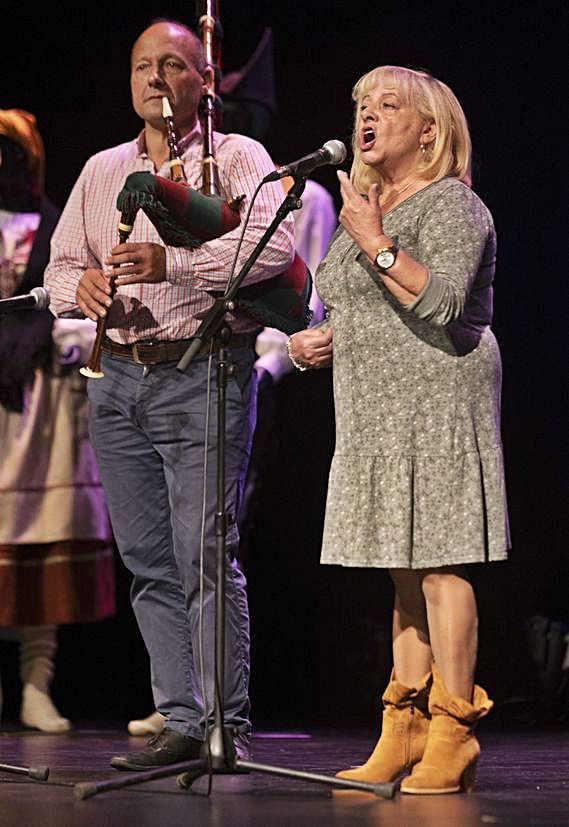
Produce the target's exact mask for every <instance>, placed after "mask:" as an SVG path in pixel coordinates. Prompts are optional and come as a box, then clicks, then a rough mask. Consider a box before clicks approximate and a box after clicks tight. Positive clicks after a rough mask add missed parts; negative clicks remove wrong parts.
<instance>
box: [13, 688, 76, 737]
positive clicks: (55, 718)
mask: <svg viewBox="0 0 569 827" xmlns="http://www.w3.org/2000/svg"><path fill="white" fill-rule="evenodd" d="M20 720H21V722H22V723H23V724H24V726H28V727H33V728H34V729H41V731H42V732H51V733H52V734H54V735H59V734H61V733H63V732H69V730H70V729H71V721H68V720H67V718H63V717H62V716H61V715H60V714H59V712H58V710H57V709H56V708H55V706H54V705H53V701H52V700H51V698H50V697H49V695H48V693H47V692H42V691H41V689H38V688H37V687H36V686H34V685H33V684H32V683H26V684H24V689H23V693H22V708H21V710H20Z"/></svg>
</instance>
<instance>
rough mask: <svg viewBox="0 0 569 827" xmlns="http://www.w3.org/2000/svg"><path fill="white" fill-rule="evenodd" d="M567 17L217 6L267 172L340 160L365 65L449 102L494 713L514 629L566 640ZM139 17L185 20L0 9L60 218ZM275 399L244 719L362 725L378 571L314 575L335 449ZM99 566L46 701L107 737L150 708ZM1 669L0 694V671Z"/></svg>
mask: <svg viewBox="0 0 569 827" xmlns="http://www.w3.org/2000/svg"><path fill="white" fill-rule="evenodd" d="M565 5H566V4H565V3H562V2H557V3H555V2H541V3H533V2H531V3H529V2H516V3H513V2H501V3H494V4H492V5H491V6H490V7H488V8H486V7H485V6H484V5H483V4H479V3H478V2H476V3H460V4H457V3H452V4H450V3H449V4H443V3H438V2H432V3H419V2H413V3H411V2H405V0H400V2H398V3H396V4H381V3H379V2H374V3H370V2H360V3H330V2H324V0H319V2H311V3H306V2H304V3H301V2H298V0H290V1H289V2H287V3H276V2H269V0H265V1H264V2H262V1H261V0H254V2H248V3H237V2H223V0H222V3H221V13H222V19H223V23H224V29H225V42H224V69H225V71H229V70H232V69H236V68H239V67H240V66H241V65H243V63H244V62H245V61H246V60H247V58H248V57H249V56H250V54H251V53H252V51H253V49H254V47H255V46H256V44H257V42H258V40H259V38H260V36H261V34H262V31H263V29H264V28H265V26H271V27H272V28H273V32H274V46H275V71H276V83H277V97H278V112H277V114H276V115H275V117H274V120H273V124H272V128H271V132H270V136H269V139H268V147H269V149H270V151H271V153H272V155H273V157H274V158H275V159H277V160H279V161H283V162H284V161H287V160H292V159H294V158H296V157H299V156H300V155H303V154H304V153H306V152H309V151H312V150H313V149H316V148H318V147H319V146H321V145H322V143H323V142H324V141H325V140H327V139H329V138H340V139H342V140H344V141H345V142H346V143H348V142H349V135H350V125H351V118H352V108H351V102H350V90H351V87H352V85H353V83H354V82H355V81H356V79H357V78H358V77H359V76H360V75H361V74H362V73H364V72H365V71H367V70H368V69H370V68H372V67H373V66H376V65H379V64H382V63H395V64H403V65H408V66H412V67H415V68H427V69H429V70H430V71H431V72H432V73H433V74H435V75H436V76H438V77H440V78H441V79H443V80H444V81H446V82H447V83H448V84H449V85H450V86H451V87H452V88H453V89H454V91H455V92H456V93H457V95H458V97H459V99H460V100H461V102H462V104H463V106H464V109H465V111H466V114H467V117H468V119H469V121H470V125H471V129H472V137H473V143H474V149H475V156H474V159H475V167H474V170H475V177H474V187H475V189H476V191H477V192H478V193H479V194H480V195H481V197H482V198H483V199H484V201H485V202H486V203H487V204H488V206H489V207H490V208H491V210H492V212H493V214H494V217H495V221H496V225H497V230H498V238H499V264H498V272H497V279H496V293H495V306H496V315H495V324H494V329H495V332H496V334H497V336H498V339H499V341H500V344H501V348H502V354H503V362H504V396H503V437H504V443H505V453H506V463H507V483H508V493H509V501H510V509H511V523H512V532H513V544H514V548H513V551H512V554H511V559H510V560H509V561H508V562H507V563H503V564H494V565H492V566H490V567H488V568H486V569H483V568H482V567H481V568H480V569H478V568H476V569H475V572H474V577H475V579H476V582H477V584H478V594H479V603H480V609H481V655H480V662H479V677H480V679H481V681H483V682H484V683H485V684H486V685H487V686H488V688H489V691H490V693H491V695H493V696H495V697H496V698H497V699H498V700H502V701H505V700H508V699H511V698H514V697H519V696H520V695H524V694H525V693H527V692H529V691H531V690H532V688H533V686H534V683H535V679H536V676H535V671H534V670H533V669H532V668H531V665H530V664H529V661H528V657H527V653H526V631H525V627H526V624H527V621H528V619H529V618H530V617H532V616H533V615H534V614H536V613H543V614H544V615H546V616H548V617H553V618H557V619H559V620H563V621H565V622H569V577H568V575H569V565H568V562H567V556H568V555H567V531H566V528H567V511H568V508H567V498H566V481H567V436H566V432H567V413H566V410H567V409H566V401H567V397H566V387H567V386H566V372H567V371H566V363H567V359H566V346H565V331H566V328H567V322H566V318H567V295H566V292H565V289H564V287H565V283H566V280H567V279H566V277H567V265H566V242H565V231H566V221H565V220H563V222H562V220H561V203H562V202H563V204H565V203H566V196H567V192H566V186H565V179H566V171H567V164H566V153H565V148H566V146H567V133H566V129H565V123H566V117H565V113H564V112H563V111H562V110H563V109H564V101H565V88H566V82H564V81H565V72H564V68H565V67H564V63H565V58H564V55H565V52H566V49H565V46H566V39H567V16H566V12H565V10H564V8H565ZM158 15H160V16H164V15H166V16H173V17H176V18H178V19H180V20H182V21H183V22H186V23H189V24H190V25H192V24H193V22H194V20H193V4H191V3H180V2H164V3H137V4H131V5H127V6H124V5H123V6H120V8H119V7H118V6H117V5H116V4H114V5H113V6H111V5H110V4H104V3H103V4H101V3H93V4H85V5H83V6H81V5H79V6H78V5H77V4H74V5H69V6H67V5H66V4H65V3H62V4H61V3H60V4H51V3H49V4H48V3H46V4H43V5H39V6H37V7H36V11H35V12H34V14H33V15H32V13H31V12H30V11H29V7H28V6H27V5H26V4H24V3H14V2H8V3H5V4H4V10H3V15H2V19H3V35H4V37H3V48H4V60H3V64H4V65H3V69H2V72H1V75H0V84H1V86H0V107H2V108H9V107H22V108H25V109H28V110H30V111H31V112H33V113H35V114H36V116H37V118H38V122H39V127H40V130H41V132H42V134H43V136H44V139H45V143H46V149H47V159H48V161H47V189H48V193H49V194H50V195H51V197H52V199H53V200H55V201H56V202H57V203H58V204H59V206H63V205H64V202H65V199H66V197H67V195H68V193H69V190H70V188H71V186H72V184H73V182H74V180H75V178H76V176H77V175H78V173H79V171H80V169H81V167H82V165H83V163H84V162H85V160H86V159H87V158H88V156H89V155H91V154H92V153H93V152H96V151H98V150H100V149H103V148H105V147H107V146H109V145H112V144H116V143H119V142H121V141H125V140H129V139H131V138H132V137H133V136H134V135H135V134H136V133H137V131H138V130H139V128H140V124H139V122H138V121H137V119H136V116H134V115H133V113H132V112H131V108H130V96H129V85H128V84H129V66H128V56H129V49H130V46H131V44H132V42H133V40H134V39H135V37H136V36H137V34H138V33H139V32H140V30H141V29H143V28H144V27H145V26H146V24H147V23H148V22H149V21H150V19H151V18H153V17H155V16H158ZM10 47H11V48H10ZM315 178H317V180H319V181H321V182H322V183H324V184H325V185H326V186H328V187H329V188H330V190H331V191H332V193H333V194H334V197H335V198H336V201H338V188H337V185H336V180H335V176H334V173H333V171H332V170H331V169H330V168H326V169H321V170H319V171H317V173H315ZM564 218H565V216H564ZM370 369H373V366H370ZM277 393H278V406H277V412H276V414H275V419H274V423H273V435H272V439H271V450H270V451H269V452H268V454H267V458H266V469H265V475H264V477H263V487H262V489H261V492H260V495H259V501H258V509H257V511H256V519H255V521H254V524H253V527H252V529H251V532H250V534H249V536H248V538H247V544H246V548H245V549H244V552H245V562H246V569H247V574H248V578H249V584H250V599H251V611H252V631H253V675H252V696H253V701H254V711H255V716H256V720H258V721H262V720H263V719H265V720H269V719H272V720H277V721H278V720H282V721H285V720H286V719H294V718H297V719H298V718H300V717H305V718H306V720H307V721H312V722H318V721H319V720H331V719H333V720H341V719H344V718H346V719H350V718H351V719H354V720H366V721H371V720H373V718H374V715H375V710H376V706H377V695H378V693H379V691H380V689H381V687H382V685H383V683H384V682H385V680H386V678H387V676H388V673H389V669H390V655H389V645H390V630H389V614H390V609H391V599H392V595H391V588H390V585H389V582H388V578H387V575H386V574H385V573H384V572H381V571H367V570H341V569H337V568H330V567H320V565H319V562H318V557H319V543H320V536H321V530H322V519H323V509H324V502H325V495H326V481H327V473H328V467H329V462H330V458H331V455H332V451H333V445H334V418H333V407H332V398H331V382H330V375H329V372H328V371H325V372H319V373H309V374H303V375H300V374H295V375H291V376H289V377H287V378H286V379H285V380H284V381H283V382H282V384H281V386H280V387H279V389H278V392H277ZM118 567H119V571H120V576H119V612H118V614H117V616H116V618H115V619H113V620H111V621H107V622H105V623H102V624H99V625H96V626H91V627H73V628H67V629H62V630H61V635H60V637H61V648H60V654H59V658H58V672H57V678H56V684H55V690H56V695H57V698H58V700H59V702H60V705H61V707H62V709H63V710H64V711H65V713H66V714H68V715H70V716H71V717H74V718H93V717H99V718H105V717H106V718H115V719H119V718H126V717H129V716H131V715H138V714H146V713H147V712H148V711H149V710H150V708H151V697H150V692H149V687H148V664H147V661H146V657H145V654H144V650H143V648H142V644H141V643H140V639H139V637H138V633H137V630H136V627H135V624H134V621H133V619H132V615H131V612H130V607H129V604H128V593H127V592H128V579H129V578H128V576H127V574H126V573H125V572H124V570H123V569H122V567H120V564H118ZM4 657H6V655H5V654H4ZM8 668H9V671H10V668H11V669H12V679H13V680H14V681H15V677H14V672H15V666H14V663H12V665H11V667H10V664H8ZM7 694H9V692H8V693H7ZM10 703H12V702H11V701H10V699H9V698H8V699H7V704H8V710H7V711H8V713H9V712H10ZM12 709H13V708H12Z"/></svg>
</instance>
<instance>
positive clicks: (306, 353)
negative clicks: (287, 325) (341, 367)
mask: <svg viewBox="0 0 569 827" xmlns="http://www.w3.org/2000/svg"><path fill="white" fill-rule="evenodd" d="M289 350H290V355H291V356H292V357H293V359H294V361H295V362H298V364H299V365H302V367H306V368H328V367H330V365H331V364H332V329H331V328H328V330H319V329H318V328H317V327H315V328H312V329H309V330H301V331H300V333H295V334H294V335H293V336H291V337H290V342H289Z"/></svg>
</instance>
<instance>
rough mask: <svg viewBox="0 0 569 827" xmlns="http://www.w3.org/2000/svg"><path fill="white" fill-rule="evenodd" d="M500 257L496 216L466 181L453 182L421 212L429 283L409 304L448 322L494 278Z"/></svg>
mask: <svg viewBox="0 0 569 827" xmlns="http://www.w3.org/2000/svg"><path fill="white" fill-rule="evenodd" d="M495 257H496V237H495V233H494V226H493V222H492V217H491V215H490V213H489V212H488V210H487V208H486V207H485V206H484V204H483V203H482V202H481V201H480V199H479V198H478V197H477V196H476V195H475V194H474V193H473V192H472V191H471V190H469V189H468V188H467V187H465V186H462V185H461V186H456V185H454V186H450V187H448V188H447V189H445V190H443V192H442V193H441V196H440V197H439V198H438V199H437V201H436V202H435V203H434V204H433V205H432V206H431V207H430V209H429V210H428V212H427V213H426V214H425V215H423V216H422V217H421V218H420V223H419V237H418V260H419V261H420V262H421V263H422V264H424V265H425V267H427V269H428V271H429V275H428V280H427V284H426V285H425V287H424V288H423V290H422V292H421V293H420V294H419V296H417V298H416V300H415V301H414V302H412V303H411V304H409V305H407V306H406V308H405V309H406V310H407V311H409V312H412V313H414V314H415V315H417V316H419V318H421V319H425V320H426V321H428V322H430V323H432V324H434V325H440V326H442V325H447V324H449V323H450V322H452V321H454V320H455V319H458V318H459V317H460V316H461V315H462V314H463V312H464V308H465V305H466V302H467V297H468V295H469V293H470V292H471V290H472V289H473V287H474V286H475V282H477V284H476V286H477V287H479V286H484V287H488V286H489V285H490V284H491V281H492V276H493V272H494V265H495Z"/></svg>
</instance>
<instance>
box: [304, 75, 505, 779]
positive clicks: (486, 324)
mask: <svg viewBox="0 0 569 827" xmlns="http://www.w3.org/2000/svg"><path fill="white" fill-rule="evenodd" d="M353 99H354V101H355V106H356V115H355V128H354V134H353V151H354V162H353V166H352V170H351V175H350V178H348V176H347V175H346V174H345V173H343V172H339V173H338V177H339V179H340V185H341V191H342V199H343V208H342V211H341V213H340V222H341V225H342V226H341V228H340V229H339V231H338V233H337V234H336V236H335V237H334V239H333V241H332V244H331V246H330V249H329V251H328V255H327V257H326V259H325V260H324V262H323V263H322V264H321V266H320V268H319V270H318V273H317V276H316V286H317V290H318V293H319V295H320V296H321V298H322V299H323V301H324V303H325V305H326V307H327V311H328V319H327V322H325V323H324V325H323V326H321V327H320V328H319V329H312V330H307V331H303V332H302V333H297V334H296V335H295V336H294V337H293V338H292V339H291V340H290V342H289V348H290V355H291V358H292V359H293V361H294V362H295V364H296V366H297V367H300V368H314V367H324V366H326V365H327V364H330V363H331V359H332V347H333V358H334V399H335V407H336V432H337V435H336V451H335V455H334V459H333V462H332V467H331V472H330V481H329V489H328V501H327V507H326V520H325V526H324V540H323V549H322V558H321V559H322V562H323V563H328V564H336V565H343V566H359V567H371V568H387V569H389V571H390V574H391V577H392V579H393V583H394V585H395V605H394V612H393V660H394V669H393V673H392V677H391V681H390V683H389V685H388V686H387V688H386V690H385V692H384V694H383V705H384V713H383V724H382V728H381V737H380V739H379V742H378V743H377V746H376V747H375V749H374V751H373V753H372V755H371V756H370V758H369V759H368V761H367V762H366V763H365V764H364V765H363V766H361V767H357V768H355V769H350V770H344V771H343V772H341V773H340V774H339V775H340V776H341V777H343V778H352V779H357V780H361V781H368V782H374V783H375V782H380V781H393V780H395V779H396V778H398V777H400V776H401V775H403V774H404V773H406V772H409V771H410V770H412V772H411V774H410V775H409V776H408V777H407V778H405V779H404V781H403V782H402V785H401V789H402V790H403V791H404V792H406V793H416V794H429V793H451V792H458V791H459V790H469V789H471V788H472V787H473V784H474V777H475V770H476V762H477V759H478V755H479V753H480V747H479V744H478V741H477V740H476V738H475V736H474V734H473V728H474V726H475V724H476V721H477V720H478V719H479V718H481V717H482V716H484V715H486V714H487V713H488V711H489V710H490V708H491V706H492V701H490V700H489V699H488V696H487V694H486V692H485V691H484V690H483V689H482V688H481V687H479V686H476V685H475V684H474V671H475V664H476V653H477V609H476V601H475V596H474V592H473V589H472V586H471V583H470V580H469V574H468V564H470V563H482V562H489V561H494V560H504V559H505V558H506V556H507V551H508V548H509V529H508V515H507V506H506V496H505V489H504V473H503V461H502V446H501V439H500V421H499V420H500V386H501V364H500V353H499V350H498V346H497V343H496V340H495V338H494V335H493V333H492V331H491V329H490V322H491V318H492V281H493V277H494V269H495V256H496V235H495V231H494V226H493V221H492V216H491V215H490V212H489V211H488V209H487V208H486V206H485V205H484V204H483V203H482V201H481V200H480V198H478V196H477V195H475V194H474V192H473V191H472V189H470V186H469V184H470V180H469V169H470V137H469V133H468V127H467V123H466V119H465V116H464V113H463V111H462V108H461V106H460V104H459V102H458V101H457V99H456V97H455V95H454V94H453V92H452V91H451V90H450V89H449V88H448V87H447V86H446V85H445V84H444V83H441V82H440V81H439V80H436V79H435V78H433V77H431V76H430V75H428V74H426V73H424V72H418V71H413V70H410V69H405V68H401V67H398V66H382V67H379V68H376V69H374V70H372V71H371V72H369V73H368V74H366V75H364V77H362V78H361V79H360V80H359V81H358V82H357V84H356V86H355V87H354V91H353ZM332 338H333V345H332Z"/></svg>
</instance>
